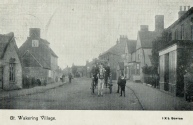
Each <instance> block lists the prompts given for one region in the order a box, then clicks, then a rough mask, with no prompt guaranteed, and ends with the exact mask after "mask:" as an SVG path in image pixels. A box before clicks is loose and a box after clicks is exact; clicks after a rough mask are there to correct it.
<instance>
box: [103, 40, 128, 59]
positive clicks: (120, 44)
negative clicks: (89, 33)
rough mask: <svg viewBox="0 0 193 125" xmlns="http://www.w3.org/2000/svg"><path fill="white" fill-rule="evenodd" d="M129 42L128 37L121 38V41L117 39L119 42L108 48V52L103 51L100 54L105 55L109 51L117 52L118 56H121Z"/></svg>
mask: <svg viewBox="0 0 193 125" xmlns="http://www.w3.org/2000/svg"><path fill="white" fill-rule="evenodd" d="M127 42H128V38H126V37H124V38H120V39H119V41H117V44H115V45H114V46H112V47H111V48H110V49H108V50H107V51H106V52H104V53H102V54H101V55H100V56H102V55H105V54H107V53H111V54H115V55H118V56H121V55H122V54H124V53H125V46H126V44H127Z"/></svg>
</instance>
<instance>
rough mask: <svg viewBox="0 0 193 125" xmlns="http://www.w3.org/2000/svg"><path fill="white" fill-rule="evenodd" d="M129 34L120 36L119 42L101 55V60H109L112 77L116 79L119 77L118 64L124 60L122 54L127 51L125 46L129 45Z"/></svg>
mask: <svg viewBox="0 0 193 125" xmlns="http://www.w3.org/2000/svg"><path fill="white" fill-rule="evenodd" d="M127 41H128V38H127V36H122V35H121V36H120V38H119V40H117V43H116V44H115V45H114V46H112V47H111V48H110V49H108V50H107V51H105V52H104V53H102V54H100V55H99V59H100V60H106V61H108V63H109V65H110V69H111V73H112V78H113V79H114V80H115V79H117V78H118V74H117V66H118V63H119V62H122V61H123V58H122V56H123V55H124V53H125V49H124V48H125V46H126V45H127Z"/></svg>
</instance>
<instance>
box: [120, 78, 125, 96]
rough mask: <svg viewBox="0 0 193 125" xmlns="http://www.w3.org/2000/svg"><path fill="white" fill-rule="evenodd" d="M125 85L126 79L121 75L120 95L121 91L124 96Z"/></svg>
mask: <svg viewBox="0 0 193 125" xmlns="http://www.w3.org/2000/svg"><path fill="white" fill-rule="evenodd" d="M125 86H126V79H125V77H124V76H123V75H122V76H121V79H120V87H121V95H120V96H122V92H123V94H124V97H125Z"/></svg>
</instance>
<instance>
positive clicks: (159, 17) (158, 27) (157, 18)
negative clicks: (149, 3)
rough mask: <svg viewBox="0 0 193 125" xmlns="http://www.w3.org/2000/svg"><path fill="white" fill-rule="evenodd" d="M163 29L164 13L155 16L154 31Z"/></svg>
mask: <svg viewBox="0 0 193 125" xmlns="http://www.w3.org/2000/svg"><path fill="white" fill-rule="evenodd" d="M163 30H164V15H156V16H155V31H157V32H162V31H163Z"/></svg>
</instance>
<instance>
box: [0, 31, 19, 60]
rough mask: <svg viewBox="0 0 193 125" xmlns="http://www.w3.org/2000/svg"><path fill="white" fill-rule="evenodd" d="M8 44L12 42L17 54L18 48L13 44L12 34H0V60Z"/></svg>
mask: <svg viewBox="0 0 193 125" xmlns="http://www.w3.org/2000/svg"><path fill="white" fill-rule="evenodd" d="M10 42H13V44H14V48H15V50H16V52H17V53H18V47H17V45H16V43H15V38H14V33H13V32H11V33H8V34H0V58H3V56H4V53H5V51H6V49H7V46H8V45H9V43H10Z"/></svg>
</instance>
